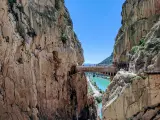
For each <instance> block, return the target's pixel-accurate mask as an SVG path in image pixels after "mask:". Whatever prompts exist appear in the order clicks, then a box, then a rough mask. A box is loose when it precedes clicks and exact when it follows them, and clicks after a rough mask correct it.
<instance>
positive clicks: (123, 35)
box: [102, 0, 160, 120]
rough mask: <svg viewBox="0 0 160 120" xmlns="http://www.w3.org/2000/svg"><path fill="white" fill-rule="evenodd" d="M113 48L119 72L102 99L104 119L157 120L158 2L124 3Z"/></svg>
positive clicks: (134, 0) (159, 73) (130, 0)
mask: <svg viewBox="0 0 160 120" xmlns="http://www.w3.org/2000/svg"><path fill="white" fill-rule="evenodd" d="M122 9H123V10H122V27H121V29H120V30H119V33H118V35H117V38H116V41H115V46H114V62H115V63H119V64H120V63H124V62H127V63H128V64H129V66H128V71H125V70H120V71H119V72H118V73H117V74H116V76H115V77H114V78H113V81H112V82H111V84H110V85H109V87H108V88H107V90H106V92H105V93H104V96H103V102H102V103H103V120H160V1H159V0H126V2H125V3H124V4H123V8H122Z"/></svg>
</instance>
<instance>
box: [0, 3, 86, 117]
mask: <svg viewBox="0 0 160 120" xmlns="http://www.w3.org/2000/svg"><path fill="white" fill-rule="evenodd" d="M82 63H83V50H82V48H81V44H80V43H79V41H78V40H77V37H76V35H75V33H74V32H73V29H72V21H71V19H70V16H69V13H68V11H67V9H66V8H65V6H64V1H63V0H8V1H7V0H0V120H37V119H41V120H42V119H43V120H71V119H76V117H78V114H79V113H81V111H83V112H84V113H85V112H86V111H85V110H83V108H85V107H86V106H87V82H86V79H85V77H84V75H83V74H74V75H73V74H72V72H71V67H72V66H73V65H77V64H79V65H81V64H82ZM81 117H83V116H82V115H81V116H80V117H79V119H80V118H81ZM85 117H86V118H85V119H87V117H88V116H87V115H86V116H85Z"/></svg>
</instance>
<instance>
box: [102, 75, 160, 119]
mask: <svg viewBox="0 0 160 120" xmlns="http://www.w3.org/2000/svg"><path fill="white" fill-rule="evenodd" d="M124 76H125V78H128V81H127V80H126V81H125V78H124ZM117 77H119V79H117ZM116 80H117V83H115V85H117V89H114V87H115V86H109V87H110V88H109V92H106V93H105V99H106V100H107V102H106V101H105V99H103V104H104V105H103V120H128V119H129V120H159V119H160V116H159V111H160V101H159V99H160V92H159V91H160V88H159V85H160V81H159V80H160V75H149V76H148V77H147V78H146V79H142V78H140V77H136V76H135V75H131V73H126V74H125V75H124V74H123V73H119V74H118V75H117V76H116V78H114V82H115V81H116ZM122 81H123V82H122ZM124 81H125V82H124ZM120 83H121V85H119V84H120ZM110 89H111V90H110ZM110 91H111V92H110Z"/></svg>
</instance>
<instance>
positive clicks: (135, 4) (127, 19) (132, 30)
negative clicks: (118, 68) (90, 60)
mask: <svg viewBox="0 0 160 120" xmlns="http://www.w3.org/2000/svg"><path fill="white" fill-rule="evenodd" d="M159 16H160V1H159V0H126V2H125V3H124V4H123V8H122V27H121V28H120V30H119V33H118V35H117V37H116V41H115V46H114V62H117V63H121V62H128V53H129V51H130V50H131V49H132V47H133V46H135V45H139V44H140V41H142V40H143V39H144V38H143V37H145V36H146V35H147V34H148V32H149V31H150V29H151V28H152V27H153V25H154V24H155V23H156V22H157V20H158V18H159Z"/></svg>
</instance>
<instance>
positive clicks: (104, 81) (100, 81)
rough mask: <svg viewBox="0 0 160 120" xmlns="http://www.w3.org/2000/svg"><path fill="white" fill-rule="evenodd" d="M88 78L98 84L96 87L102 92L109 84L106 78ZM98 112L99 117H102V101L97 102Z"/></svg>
mask: <svg viewBox="0 0 160 120" xmlns="http://www.w3.org/2000/svg"><path fill="white" fill-rule="evenodd" d="M89 78H90V80H92V81H94V82H95V83H96V85H97V86H98V88H99V89H101V90H102V91H103V92H105V90H106V88H107V87H108V85H109V84H110V80H109V79H107V78H106V79H104V78H101V77H92V76H90V77H89ZM98 114H99V116H100V118H101V119H102V103H99V104H98Z"/></svg>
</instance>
